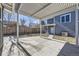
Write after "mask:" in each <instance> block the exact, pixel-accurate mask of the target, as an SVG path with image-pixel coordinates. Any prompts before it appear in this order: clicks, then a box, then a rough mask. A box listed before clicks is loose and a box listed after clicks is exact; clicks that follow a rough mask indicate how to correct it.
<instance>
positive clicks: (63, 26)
mask: <svg viewBox="0 0 79 59" xmlns="http://www.w3.org/2000/svg"><path fill="white" fill-rule="evenodd" d="M68 13H71V22H69V23H60V16H61V15H64V14H61V15H58V16H55V17H54V19H55V23H56V26H55V34H58V35H61V33H62V32H68V34H69V35H70V36H75V11H71V12H68ZM65 14H67V13H65ZM52 20H53V18H51V19H48V20H47V23H48V24H49V23H50V22H52ZM53 23H54V22H52V23H50V24H53ZM48 32H49V34H51V31H50V27H49V29H48Z"/></svg>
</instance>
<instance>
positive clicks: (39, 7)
mask: <svg viewBox="0 0 79 59" xmlns="http://www.w3.org/2000/svg"><path fill="white" fill-rule="evenodd" d="M72 6H75V3H22V4H20V8H19V13H20V14H23V15H28V16H33V17H36V18H39V19H43V18H45V17H47V16H49V15H51V14H53V13H55V12H58V11H60V10H63V9H66V8H69V7H72Z"/></svg>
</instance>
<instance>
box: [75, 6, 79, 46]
mask: <svg viewBox="0 0 79 59" xmlns="http://www.w3.org/2000/svg"><path fill="white" fill-rule="evenodd" d="M78 8H79V7H78V4H76V10H75V17H76V18H75V19H76V20H75V22H76V23H75V31H76V35H75V38H76V45H79V33H78V32H79V29H78Z"/></svg>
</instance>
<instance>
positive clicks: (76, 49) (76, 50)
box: [58, 43, 79, 56]
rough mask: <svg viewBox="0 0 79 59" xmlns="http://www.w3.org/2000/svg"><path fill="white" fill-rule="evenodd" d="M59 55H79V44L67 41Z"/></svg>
mask: <svg viewBox="0 0 79 59" xmlns="http://www.w3.org/2000/svg"><path fill="white" fill-rule="evenodd" d="M58 56H79V46H77V45H72V44H69V43H66V44H65V45H64V47H63V48H62V49H61V51H60V52H59V54H58Z"/></svg>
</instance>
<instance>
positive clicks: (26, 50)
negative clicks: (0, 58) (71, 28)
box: [0, 3, 79, 56]
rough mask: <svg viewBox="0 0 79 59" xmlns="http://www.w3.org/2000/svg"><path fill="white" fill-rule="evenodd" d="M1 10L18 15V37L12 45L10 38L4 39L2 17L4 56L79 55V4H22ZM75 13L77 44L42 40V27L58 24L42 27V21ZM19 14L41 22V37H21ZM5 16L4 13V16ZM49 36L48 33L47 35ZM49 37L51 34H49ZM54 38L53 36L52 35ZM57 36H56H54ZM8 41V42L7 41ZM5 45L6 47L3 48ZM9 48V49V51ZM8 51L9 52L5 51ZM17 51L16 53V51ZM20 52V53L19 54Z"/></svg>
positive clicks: (7, 6)
mask: <svg viewBox="0 0 79 59" xmlns="http://www.w3.org/2000/svg"><path fill="white" fill-rule="evenodd" d="M1 8H2V9H1V10H3V9H8V10H10V11H11V13H12V14H13V13H14V12H16V13H17V16H16V17H17V33H16V34H17V35H16V37H13V38H12V39H15V42H13V41H12V42H13V43H11V42H10V41H9V37H3V34H2V27H3V25H2V22H3V16H1V20H2V21H1V30H0V32H1V34H0V35H1V36H0V38H1V39H0V40H2V41H3V39H4V43H3V42H1V41H0V42H1V43H0V44H1V45H2V46H1V47H3V53H2V55H9V56H11V55H26V56H61V55H62V56H71V55H74V56H75V55H79V46H78V45H79V33H78V32H79V29H78V10H79V4H75V3H20V4H11V5H7V4H1ZM69 8H70V9H69ZM65 9H66V10H67V12H69V11H71V10H72V11H73V10H75V16H76V19H75V22H76V23H75V31H76V34H75V40H76V44H75V45H73V44H69V43H67V42H66V41H62V40H57V39H54V38H53V37H52V39H51V38H47V39H45V38H42V27H48V26H53V27H55V25H56V24H47V25H42V24H41V21H42V20H47V19H49V18H52V17H54V16H56V15H59V14H62V13H65V11H63V10H65ZM1 12H2V11H1ZM19 14H23V15H26V16H32V17H35V18H37V19H39V20H40V33H39V35H40V36H33V37H28V36H27V37H26V35H25V36H23V37H20V36H19ZM1 15H3V12H2V14H1ZM47 34H48V33H47ZM48 35H49V34H48ZM52 36H53V35H52ZM54 36H55V34H54ZM5 39H6V40H5ZM12 44H13V45H12ZM3 45H4V46H3ZM14 45H15V46H16V47H15V46H14ZM12 46H13V47H14V49H13V52H11V51H12V50H11V49H12V48H11V47H12ZM7 47H9V48H8V49H7ZM5 49H7V50H5ZM15 50H16V51H15ZM18 51H19V52H18Z"/></svg>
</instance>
